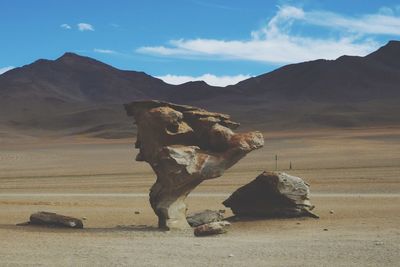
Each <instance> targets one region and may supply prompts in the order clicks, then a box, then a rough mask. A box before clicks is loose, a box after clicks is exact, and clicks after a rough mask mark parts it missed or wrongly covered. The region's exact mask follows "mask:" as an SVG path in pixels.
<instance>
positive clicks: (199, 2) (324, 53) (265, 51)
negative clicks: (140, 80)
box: [0, 0, 400, 85]
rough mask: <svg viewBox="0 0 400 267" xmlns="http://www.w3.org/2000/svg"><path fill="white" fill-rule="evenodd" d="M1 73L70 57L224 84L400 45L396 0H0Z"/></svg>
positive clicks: (171, 77) (171, 78)
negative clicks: (309, 62) (390, 43)
mask: <svg viewBox="0 0 400 267" xmlns="http://www.w3.org/2000/svg"><path fill="white" fill-rule="evenodd" d="M0 36H1V42H0V74H1V73H3V72H4V71H6V70H8V69H11V68H13V67H19V66H22V65H25V64H29V63H31V62H33V61H35V60H37V59H39V58H46V59H56V58H57V57H59V56H61V55H62V54H63V53H65V52H67V51H69V52H75V53H78V54H80V55H85V56H89V57H93V58H96V59H98V60H101V61H103V62H106V63H108V64H110V65H113V66H115V67H117V68H121V69H127V70H137V71H144V72H146V73H148V74H150V75H153V76H157V77H160V78H162V79H164V80H165V81H167V82H170V83H175V84H176V83H182V82H185V81H188V80H196V79H204V80H205V81H206V82H208V83H210V84H215V85H227V84H232V83H236V82H238V81H239V80H242V79H245V78H248V77H250V76H256V75H259V74H262V73H265V72H268V71H271V70H273V69H276V68H277V67H280V66H283V65H286V64H289V63H296V62H302V61H307V60H313V59H318V58H325V59H335V58H337V57H339V56H340V55H343V54H348V55H361V56H363V55H366V54H368V53H370V52H372V51H373V50H375V49H377V48H378V47H380V46H382V45H384V44H385V43H386V42H387V41H389V40H393V39H394V40H399V39H400V2H399V1H398V0H397V1H390V0H387V1H376V0H375V1H374V0H371V1H361V0H347V1H342V0H336V1H311V0H303V1H284V0H279V1H267V0H263V1H261V0H260V1H251V0H248V1H233V0H232V1H221V0H169V1H161V0H160V1H151V0H149V1H133V0H132V1H128V0H126V1H125V0H114V1H105V0H86V1H78V0H76V1H72V0H71V1H51V0H35V1H30V0H25V1H22V0H0Z"/></svg>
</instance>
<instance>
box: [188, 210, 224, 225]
mask: <svg viewBox="0 0 400 267" xmlns="http://www.w3.org/2000/svg"><path fill="white" fill-rule="evenodd" d="M223 219H224V216H223V215H222V213H221V212H219V211H216V210H204V211H201V212H197V213H193V214H189V215H188V216H187V217H186V220H187V221H188V223H189V225H190V226H191V227H197V226H200V225H203V224H207V223H211V222H219V221H222V220H223Z"/></svg>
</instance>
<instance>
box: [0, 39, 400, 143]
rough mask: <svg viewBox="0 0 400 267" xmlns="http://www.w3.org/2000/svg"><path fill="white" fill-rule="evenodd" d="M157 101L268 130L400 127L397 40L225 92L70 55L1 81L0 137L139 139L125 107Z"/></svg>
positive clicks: (269, 75) (286, 69)
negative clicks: (173, 82) (360, 54)
mask: <svg viewBox="0 0 400 267" xmlns="http://www.w3.org/2000/svg"><path fill="white" fill-rule="evenodd" d="M140 99H160V100H166V101H171V102H176V103H181V104H191V105H197V106H200V107H204V108H208V109H211V110H214V111H219V112H226V113H229V114H231V115H233V119H235V120H237V121H239V122H242V123H243V124H244V127H247V128H250V127H251V128H259V129H261V130H268V129H274V130H275V129H290V130H293V129H305V128H310V127H311V128H321V127H323V128H332V127H334V128H338V127H339V128H342V127H381V126H399V125H400V107H399V106H400V42H399V41H390V42H389V43H388V44H387V45H385V46H383V47H381V48H380V49H378V50H377V51H375V52H373V53H371V54H369V55H367V56H365V57H355V56H342V57H339V58H338V59H336V60H315V61H310V62H304V63H299V64H291V65H287V66H284V67H282V68H279V69H277V70H274V71H272V72H269V73H266V74H263V75H260V76H257V77H254V78H250V79H247V80H245V81H242V82H240V83H238V84H236V85H232V86H227V87H224V88H221V87H214V86H210V85H208V84H206V83H204V82H189V83H185V84H182V85H169V84H166V83H164V82H163V81H162V80H160V79H157V78H154V77H152V76H149V75H147V74H145V73H143V72H135V71H124V70H119V69H116V68H114V67H112V66H109V65H107V64H104V63H102V62H100V61H97V60H94V59H91V58H89V57H83V56H79V55H76V54H73V53H66V54H64V55H63V56H61V57H60V58H58V59H56V60H44V59H40V60H37V61H35V62H34V63H32V64H29V65H26V66H23V67H21V68H16V69H13V70H11V71H8V72H6V73H4V74H2V75H0V137H1V134H2V135H7V134H10V133H13V132H17V133H21V134H26V135H55V136H60V135H73V134H85V135H92V136H99V137H105V138H118V137H124V136H128V135H130V134H132V132H133V131H134V129H133V126H132V123H131V121H130V119H129V118H127V116H126V115H125V112H124V110H123V107H122V104H123V103H127V102H130V101H133V100H140Z"/></svg>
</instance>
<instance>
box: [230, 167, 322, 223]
mask: <svg viewBox="0 0 400 267" xmlns="http://www.w3.org/2000/svg"><path fill="white" fill-rule="evenodd" d="M309 193H310V190H309V185H308V184H307V183H306V182H304V181H303V180H302V179H301V178H299V177H296V176H292V175H289V174H287V173H284V172H263V173H262V174H260V175H259V176H258V177H257V178H256V179H254V180H253V181H252V182H250V183H248V184H246V185H244V186H242V187H240V188H239V189H237V190H236V191H235V192H234V193H233V194H232V195H231V196H230V197H229V198H228V199H227V200H225V201H224V202H223V204H224V205H225V206H226V207H229V208H231V209H232V212H233V213H234V214H235V215H237V216H245V217H298V216H310V217H314V218H318V216H317V215H315V214H314V213H312V212H311V211H310V210H311V209H313V207H314V206H312V205H311V203H310V200H309V197H308V195H309Z"/></svg>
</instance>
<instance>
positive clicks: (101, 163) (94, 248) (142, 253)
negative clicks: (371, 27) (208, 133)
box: [0, 128, 400, 266]
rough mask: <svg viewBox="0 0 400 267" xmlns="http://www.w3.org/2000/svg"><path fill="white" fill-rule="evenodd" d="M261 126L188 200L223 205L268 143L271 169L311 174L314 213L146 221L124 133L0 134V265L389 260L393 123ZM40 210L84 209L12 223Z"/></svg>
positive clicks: (394, 205) (394, 180) (142, 173)
mask: <svg viewBox="0 0 400 267" xmlns="http://www.w3.org/2000/svg"><path fill="white" fill-rule="evenodd" d="M265 137H266V145H265V147H264V148H263V149H260V150H258V151H255V152H253V153H251V154H249V155H248V156H247V157H246V158H245V159H243V160H242V161H240V162H239V163H238V164H237V165H235V166H234V167H233V168H232V169H230V170H229V171H228V172H226V174H225V175H224V176H223V177H221V178H218V179H215V180H210V181H207V182H204V183H203V184H202V185H201V186H199V187H198V188H197V189H196V190H195V191H194V192H193V193H192V194H191V195H190V196H189V198H188V201H187V202H188V204H189V212H192V211H199V210H203V209H207V208H209V209H223V208H224V207H223V206H222V204H221V202H222V201H223V200H224V199H225V198H226V197H227V196H229V194H230V193H232V192H233V191H234V190H235V189H236V188H238V187H240V186H241V185H244V184H246V183H247V182H249V181H251V180H252V179H254V178H255V177H256V176H257V175H258V174H259V173H260V172H261V171H262V170H274V169H275V162H274V157H275V155H276V154H277V155H278V157H279V161H278V168H279V170H284V171H287V172H289V173H291V174H294V175H299V176H301V177H303V178H304V179H305V180H306V181H307V182H309V183H310V184H311V192H312V194H311V200H312V202H313V204H315V205H316V209H315V212H316V213H318V214H319V215H320V216H321V218H320V219H319V220H316V219H311V218H294V219H268V220H267V219H265V220H254V221H241V222H234V223H233V225H232V227H231V229H230V231H229V232H228V233H227V234H225V235H220V236H214V237H205V238H196V237H194V236H193V233H192V232H191V231H182V232H176V231H171V232H163V231H159V230H158V229H157V228H156V223H157V220H156V216H155V215H154V214H153V212H152V210H151V208H150V205H149V203H148V200H147V191H148V189H149V187H150V186H151V184H152V183H153V181H154V175H153V173H152V171H151V170H150V168H149V167H148V166H147V164H145V163H140V162H135V161H134V157H135V155H136V151H135V149H134V147H133V140H118V141H110V140H95V139H85V138H65V139H56V140H53V139H51V138H47V139H23V140H22V139H20V140H10V139H2V140H0V142H1V143H0V147H1V149H0V266H210V265H213V266H398V265H399V262H400V226H399V225H400V129H397V128H391V129H368V130H365V129H364V130H355V129H353V130H340V131H339V130H337V131H334V130H326V131H322V130H320V131H317V132H313V131H310V132H286V133H285V132H272V133H266V134H265ZM290 161H291V162H292V167H293V169H292V170H287V169H288V167H289V162H290ZM40 210H44V211H53V212H58V213H62V214H65V215H71V216H76V217H81V218H82V217H85V218H86V220H85V221H84V223H85V229H82V230H70V229H56V228H39V227H21V226H15V224H16V223H19V222H24V221H26V220H27V219H28V218H29V215H30V214H31V213H33V212H36V211H40ZM331 210H332V211H333V214H331V213H330V211H331ZM135 211H139V212H140V214H135ZM226 215H227V216H229V215H230V212H229V210H227V213H226Z"/></svg>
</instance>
